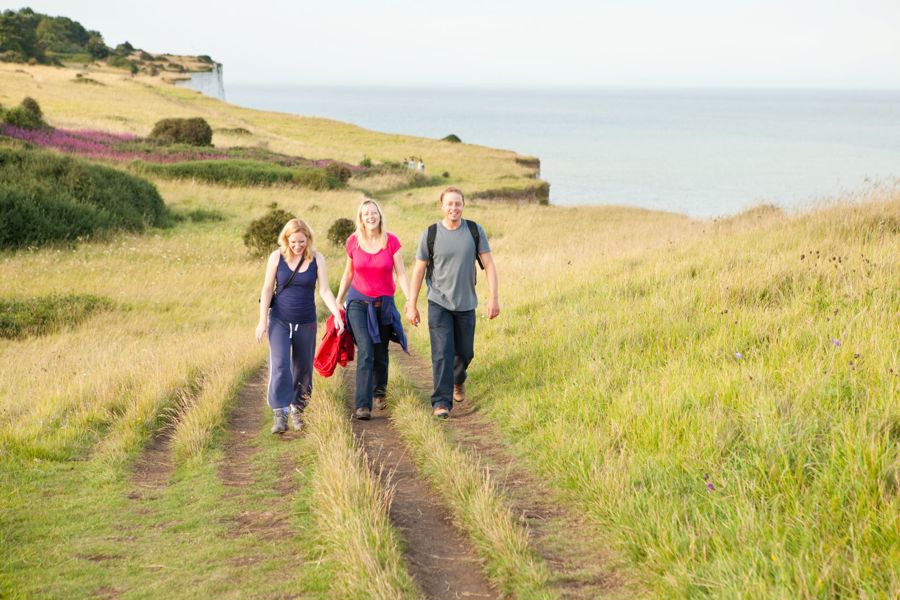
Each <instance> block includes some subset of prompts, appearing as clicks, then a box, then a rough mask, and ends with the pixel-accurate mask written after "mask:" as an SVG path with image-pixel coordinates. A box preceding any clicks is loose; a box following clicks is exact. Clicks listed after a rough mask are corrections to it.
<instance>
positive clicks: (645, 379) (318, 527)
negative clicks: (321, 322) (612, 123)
mask: <svg viewBox="0 0 900 600" xmlns="http://www.w3.org/2000/svg"><path fill="white" fill-rule="evenodd" d="M79 74H81V75H82V77H78V75H79ZM85 78H90V79H91V80H93V81H95V82H96V83H95V84H90V85H85V84H84V83H79V80H81V79H85ZM26 96H29V97H33V98H34V99H36V100H37V101H38V102H40V105H41V107H42V108H43V112H44V116H45V118H46V119H47V121H48V122H49V123H50V125H52V126H54V127H58V128H66V129H68V130H73V131H75V130H91V131H105V132H108V133H111V134H117V135H118V134H125V133H128V134H133V135H136V136H141V137H145V136H147V135H148V134H149V132H150V131H151V129H152V127H153V125H154V123H155V122H156V121H157V120H159V119H161V118H164V117H202V118H204V119H205V120H206V121H207V122H209V124H210V125H211V126H212V128H213V132H214V133H213V144H214V150H216V151H220V150H221V151H226V150H228V149H233V148H235V147H257V148H259V149H263V150H267V151H270V152H277V153H281V154H283V155H285V156H289V157H306V158H308V159H322V160H325V159H329V160H334V161H342V162H344V163H347V164H349V165H358V164H359V163H360V162H362V161H363V159H364V158H365V157H368V158H370V159H371V160H372V161H374V162H375V163H386V162H391V161H400V160H401V159H402V158H404V157H406V156H421V157H423V159H424V161H425V162H426V164H427V165H428V169H429V172H433V173H434V174H435V175H436V176H438V174H440V180H439V181H440V183H437V182H430V183H429V182H426V184H425V185H423V186H421V187H419V186H417V185H410V184H409V183H410V182H409V180H408V179H398V178H397V177H396V176H394V175H391V174H389V173H387V174H381V175H379V176H378V177H377V178H376V179H375V180H372V179H369V180H366V179H364V178H359V179H357V178H356V176H355V175H354V177H351V178H350V180H349V181H348V182H347V186H346V187H342V188H338V189H309V188H304V187H299V186H291V185H270V186H265V187H264V186H259V185H255V186H247V185H216V184H212V183H206V182H203V181H201V180H199V179H196V178H195V179H179V180H172V179H164V178H161V177H158V176H157V175H155V174H154V173H153V170H152V169H151V170H148V172H147V173H145V174H144V175H143V176H145V177H148V178H149V179H150V180H151V181H152V182H153V183H154V185H155V186H156V187H157V189H158V190H159V193H160V195H161V197H162V198H163V200H164V201H165V203H166V205H167V207H168V209H169V210H170V211H172V212H173V213H174V214H176V215H181V217H182V218H181V219H180V220H178V222H177V223H176V224H175V225H174V226H173V227H170V228H166V229H159V228H150V229H148V230H147V231H146V232H144V233H132V232H122V233H117V234H115V235H111V236H110V237H108V238H105V239H98V240H91V241H88V242H84V243H79V244H73V245H63V246H57V247H47V248H43V249H35V250H28V251H18V252H3V253H0V269H2V272H3V287H2V291H0V302H2V303H3V305H2V306H3V308H4V311H9V312H13V311H15V312H16V315H17V316H19V317H21V321H16V322H15V323H14V326H15V332H16V333H15V336H13V335H12V334H10V336H9V337H7V338H0V364H2V365H3V366H2V367H0V493H2V495H3V496H2V497H0V505H2V506H3V507H4V509H3V513H2V521H0V542H2V543H0V596H4V597H91V596H95V597H122V598H139V597H147V596H152V597H169V596H179V597H196V598H205V597H241V598H271V597H276V596H299V597H308V598H333V597H348V598H351V597H371V598H384V599H396V598H422V597H433V596H435V595H436V594H437V593H438V592H435V591H434V590H435V589H438V590H444V591H445V592H446V590H451V591H452V592H453V593H458V594H459V595H460V596H462V595H464V594H469V595H470V596H475V597H477V595H478V594H480V595H481V596H488V597H514V598H523V599H524V598H547V599H550V598H633V597H653V598H656V597H665V598H673V597H675V598H696V597H711V598H768V597H778V598H824V597H827V598H835V597H866V598H879V599H880V598H885V599H887V598H896V597H897V596H898V595H900V521H898V515H900V444H898V440H900V362H898V354H897V352H896V349H897V348H898V347H900V330H898V328H897V327H896V325H892V323H894V322H895V321H896V315H897V314H900V284H898V282H900V271H898V268H900V266H898V262H897V260H896V257H897V256H900V190H898V188H897V187H896V186H880V187H873V188H871V189H866V190H860V191H859V192H857V193H856V194H854V195H849V196H847V197H844V198H839V199H835V200H834V201H833V202H832V203H831V204H828V205H822V206H821V207H818V208H816V209H815V210H811V211H807V212H804V213H796V214H795V213H786V212H782V211H780V210H778V209H775V208H772V207H759V208H757V209H754V210H751V211H748V212H746V213H743V214H740V215H736V216H734V217H731V218H727V219H716V220H711V221H699V220H693V219H689V218H687V217H685V216H682V215H676V214H670V213H662V212H654V211H646V210H640V209H633V208H625V207H611V206H606V207H603V206H597V207H566V208H564V207H556V206H545V205H539V204H534V203H532V204H526V203H515V202H502V201H496V200H491V199H478V200H474V201H470V202H467V205H466V208H465V211H466V212H465V216H466V217H467V218H471V219H473V220H475V221H478V222H479V223H480V224H482V225H483V226H484V228H485V231H486V232H487V234H488V235H489V237H490V241H491V247H492V252H493V255H494V258H495V260H496V262H497V265H498V269H499V273H500V281H501V283H500V286H501V287H500V302H501V309H502V312H501V314H500V316H499V317H498V318H497V319H496V320H493V321H488V320H487V319H484V318H482V316H481V314H480V313H481V311H480V310H479V317H478V325H477V335H476V347H475V361H474V362H473V364H472V367H471V369H470V379H469V381H468V382H467V390H468V394H469V398H467V400H466V402H465V403H464V404H462V405H458V406H457V407H455V408H454V418H452V419H450V420H449V421H447V422H435V421H433V420H431V419H430V417H429V416H428V415H429V412H428V410H427V408H426V407H427V404H428V394H429V392H430V390H429V386H430V365H429V361H428V332H427V327H426V326H424V324H423V325H422V326H420V327H418V328H409V334H410V338H411V343H412V355H411V356H409V357H407V356H406V355H402V354H401V353H399V352H397V353H393V354H392V359H391V360H392V362H391V378H392V379H391V384H390V390H389V393H388V397H389V398H388V401H389V408H388V410H386V411H383V412H382V413H380V414H377V415H376V418H374V419H373V420H372V421H370V422H367V423H365V424H359V423H357V424H356V425H355V426H354V427H353V428H351V426H350V422H349V414H350V408H349V406H348V393H349V394H352V387H353V383H352V382H353V376H352V371H351V372H350V373H347V374H338V375H336V376H335V377H333V378H330V379H325V378H316V380H315V384H314V386H315V387H314V397H313V400H312V403H311V406H310V410H309V412H308V415H307V423H306V425H305V427H306V429H304V431H303V432H301V433H292V434H289V435H288V436H286V438H284V439H280V440H275V439H273V437H274V436H271V435H269V433H268V419H269V418H270V416H269V414H267V413H268V409H267V407H266V406H265V400H264V397H265V384H266V373H267V370H266V360H267V357H266V350H265V347H264V346H258V345H256V344H255V343H254V341H253V327H254V324H255V320H256V317H257V310H258V308H257V298H258V294H259V288H260V285H261V283H262V275H263V263H262V262H261V261H260V260H258V259H254V258H252V257H251V256H250V255H249V253H248V252H247V250H246V248H244V246H243V244H242V242H241V236H242V234H243V232H244V231H245V230H246V228H247V226H248V224H249V223H250V222H251V220H253V219H254V218H256V217H259V216H261V215H263V214H264V213H266V211H267V210H268V207H269V206H270V205H271V204H272V203H276V202H277V203H278V205H279V206H281V207H283V208H284V209H286V210H288V211H290V212H292V213H294V214H297V215H299V216H302V217H303V218H305V219H307V220H308V221H309V223H310V224H311V226H312V228H313V230H314V231H315V232H316V234H317V246H318V248H319V250H320V251H321V252H323V254H324V256H325V258H326V260H327V263H328V267H329V275H330V277H331V284H332V287H333V288H335V289H336V287H337V286H336V283H337V280H338V278H339V276H340V272H341V268H342V266H343V261H344V258H345V254H344V250H343V248H341V247H339V246H334V245H332V244H330V243H329V242H327V241H326V236H325V232H326V231H327V230H328V229H329V227H330V226H331V225H332V224H333V223H334V222H335V221H336V219H338V218H342V217H350V218H352V216H353V215H354V214H355V210H356V207H357V206H358V204H359V201H360V200H361V199H362V197H363V195H364V192H363V189H365V190H366V191H367V192H369V193H371V194H373V195H375V196H376V197H377V198H378V199H379V201H380V202H381V203H382V205H383V207H384V210H385V214H386V219H387V223H388V227H389V229H390V230H391V231H392V232H394V233H396V234H397V236H398V237H399V239H400V240H401V242H402V244H403V247H402V250H401V251H402V253H403V258H404V260H405V262H406V264H407V265H410V264H411V261H412V259H413V256H414V252H415V246H416V241H417V240H418V238H419V236H420V235H421V232H422V231H423V230H424V229H425V227H426V226H427V225H428V224H429V223H431V222H433V221H435V220H436V219H438V218H439V211H438V208H437V198H438V193H439V190H440V189H441V188H442V187H443V186H444V185H446V183H453V184H456V185H459V186H461V187H462V188H463V189H465V190H466V191H467V192H470V193H472V192H490V190H502V189H509V188H513V189H519V190H524V189H527V188H528V187H530V186H534V185H535V184H536V183H538V182H536V180H535V179H534V178H533V174H534V169H533V168H532V167H530V166H529V165H530V164H533V163H531V162H529V161H528V160H524V161H523V160H522V158H523V157H517V155H516V154H515V153H514V152H510V151H503V150H495V149H491V148H485V147H480V146H474V145H470V144H461V143H450V142H445V141H440V140H430V139H425V138H415V137H409V136H400V135H392V134H386V133H379V132H374V131H368V130H364V129H361V128H359V127H355V126H352V125H348V124H344V123H339V122H335V121H330V120H326V119H318V118H314V117H299V116H292V115H286V114H280V113H270V112H261V111H253V110H249V109H244V108H240V107H237V106H232V105H229V104H225V103H223V102H220V101H217V100H214V99H210V98H206V97H203V96H201V95H199V94H197V93H195V92H191V91H189V90H185V89H180V88H175V87H172V86H169V85H166V84H164V83H162V82H160V81H159V78H158V77H152V76H149V75H140V74H139V75H137V76H135V77H131V76H127V75H125V74H123V73H122V72H121V71H117V70H114V69H109V68H107V67H102V66H91V67H88V68H87V69H86V70H82V69H71V68H57V67H48V66H41V65H32V66H27V65H18V64H0V103H2V104H3V105H5V106H14V105H16V104H18V103H19V102H20V101H21V100H22V99H23V98H24V97H26ZM517 158H518V159H519V160H517ZM101 162H105V163H106V164H107V165H111V166H113V167H114V168H117V169H128V168H130V167H129V166H128V164H129V163H128V162H127V161H126V162H116V161H115V160H114V159H102V160H101ZM522 163H525V164H522ZM445 171H446V172H447V173H448V177H446V178H444V177H443V175H442V173H443V172H445ZM488 196H490V193H488ZM36 274H37V275H36ZM482 281H483V279H482ZM477 289H478V294H479V296H480V298H481V303H482V304H481V305H483V303H484V297H485V294H486V292H487V290H486V286H485V285H483V284H482V283H479V285H478V288H477ZM401 296H402V295H401V294H399V292H398V299H400V298H401ZM419 308H420V311H422V313H423V314H424V313H425V306H424V301H423V302H422V305H421V306H420V307H419ZM28 322H30V323H31V325H33V326H31V327H29V326H28V325H29V323H28ZM10 330H12V327H10ZM36 505H39V506H40V510H35V506H36ZM423 515H428V516H423ZM440 526H443V528H441V527H440ZM451 538H452V539H451ZM447 556H452V560H447V559H446V557H447ZM435 557H437V560H438V562H437V563H436V564H435V563H434V562H432V563H429V562H428V561H429V560H431V561H434V560H435ZM448 563H453V565H450V564H448ZM423 565H433V566H431V567H423ZM452 567H456V568H452Z"/></svg>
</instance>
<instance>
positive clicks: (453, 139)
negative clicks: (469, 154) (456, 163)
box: [441, 133, 462, 144]
mask: <svg viewBox="0 0 900 600" xmlns="http://www.w3.org/2000/svg"><path fill="white" fill-rule="evenodd" d="M441 141H442V142H450V143H451V144H459V143H462V140H461V139H459V136H458V135H456V134H455V133H451V134H450V135H448V136H445V137H442V138H441Z"/></svg>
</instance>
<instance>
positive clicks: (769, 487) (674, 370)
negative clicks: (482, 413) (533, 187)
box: [415, 189, 900, 598]
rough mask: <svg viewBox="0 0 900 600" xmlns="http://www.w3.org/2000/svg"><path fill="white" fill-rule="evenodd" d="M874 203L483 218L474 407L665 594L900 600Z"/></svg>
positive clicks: (899, 209)
mask: <svg viewBox="0 0 900 600" xmlns="http://www.w3.org/2000/svg"><path fill="white" fill-rule="evenodd" d="M854 200H856V203H853V204H850V203H845V204H841V205H838V206H834V207H830V208H823V209H820V210H815V211H812V212H809V213H805V214H800V215H795V216H794V215H786V214H782V213H781V212H780V211H777V210H772V209H761V210H755V211H749V212H748V213H745V214H743V215H740V216H737V217H735V218H731V219H725V220H721V221H719V222H716V223H710V222H688V221H685V220H683V219H680V218H676V217H666V216H664V215H658V214H652V213H642V212H640V211H625V210H622V211H617V210H616V209H573V210H564V209H553V211H552V212H543V213H542V211H537V210H530V209H528V210H518V209H516V210H513V209H509V210H500V209H499V208H498V209H497V211H495V212H494V213H492V214H490V215H488V214H485V215H484V216H483V217H482V218H481V221H482V222H484V224H485V227H486V229H487V231H488V232H491V233H494V234H495V236H494V238H493V240H492V245H493V248H494V254H495V257H497V259H498V264H499V268H500V273H501V278H502V279H501V280H502V282H503V283H502V293H501V300H502V305H503V310H504V312H503V314H501V317H500V318H499V319H498V320H497V321H492V322H487V321H483V322H480V323H479V326H478V335H477V344H476V359H475V362H474V363H473V365H472V368H471V371H470V373H471V376H472V380H471V383H470V385H469V388H470V391H471V393H472V394H473V395H474V396H475V397H476V398H477V400H476V401H478V402H480V403H481V404H482V406H483V407H484V408H485V410H486V411H487V413H488V414H489V415H490V416H491V417H493V418H494V419H495V420H496V421H497V422H498V423H499V424H500V427H501V429H502V430H503V432H504V435H505V437H506V439H507V441H508V442H510V443H511V444H513V445H515V446H516V447H517V448H518V449H519V451H520V452H521V453H522V455H523V456H526V457H528V459H529V462H530V463H531V465H532V466H533V467H534V469H535V470H536V471H537V472H539V473H541V474H542V475H543V476H545V477H547V478H549V479H550V480H552V481H553V482H554V483H555V484H556V486H558V489H560V490H561V492H562V493H564V494H565V495H566V496H568V497H569V498H570V499H571V500H572V501H574V502H576V503H578V504H580V505H581V506H582V507H583V508H584V510H585V511H586V512H587V513H588V514H590V515H592V517H593V518H594V519H596V521H597V522H598V523H599V524H601V525H602V527H603V528H604V529H605V530H607V531H609V533H610V536H611V539H612V541H613V542H614V543H616V545H617V547H618V548H619V550H620V552H621V553H622V554H623V556H624V557H625V558H626V559H628V560H629V561H630V562H631V564H632V566H633V568H634V569H635V571H636V572H637V573H638V576H639V577H641V578H643V580H644V581H645V583H646V584H647V586H648V588H649V589H650V590H653V591H654V592H655V593H656V594H658V595H660V596H666V597H671V596H679V597H685V596H686V597H693V596H699V595H705V596H713V597H805V598H812V597H834V596H854V597H880V598H887V597H896V596H897V595H898V593H900V567H898V565H900V521H898V514H900V510H898V509H900V495H898V489H900V486H898V476H897V473H898V467H900V445H898V437H897V433H896V432H897V431H898V428H897V426H896V423H897V422H898V415H900V394H898V383H900V376H898V372H900V364H898V354H897V352H896V349H897V348H898V347H900V329H898V328H897V327H896V325H895V323H894V321H896V315H897V314H900V286H898V281H900V272H898V263H897V261H896V257H897V256H898V255H900V238H898V232H900V226H898V223H900V216H898V215H900V196H898V192H897V191H896V190H894V189H888V190H876V191H874V192H872V193H871V194H869V195H868V196H863V197H860V198H855V199H854ZM562 225H564V226H565V229H564V228H563V227H561V226H562ZM535 249H540V250H541V251H540V252H535V251H534V250H535ZM534 273H540V274H541V276H540V277H535V276H534ZM482 293H483V291H482ZM423 334H424V332H421V331H416V332H415V338H416V340H417V343H420V344H421V343H424V340H423V339H422V338H423Z"/></svg>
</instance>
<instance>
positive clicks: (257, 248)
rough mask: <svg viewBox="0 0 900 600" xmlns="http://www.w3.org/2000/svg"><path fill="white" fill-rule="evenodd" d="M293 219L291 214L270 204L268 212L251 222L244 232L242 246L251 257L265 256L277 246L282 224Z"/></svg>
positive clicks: (276, 205) (274, 204)
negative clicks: (245, 247)
mask: <svg viewBox="0 0 900 600" xmlns="http://www.w3.org/2000/svg"><path fill="white" fill-rule="evenodd" d="M293 218H294V215H292V214H291V213H289V212H287V211H285V210H282V209H280V208H278V204H276V203H274V202H273V203H272V204H271V205H270V206H269V212H268V213H266V214H265V215H263V216H262V217H260V218H258V219H256V220H255V221H252V222H251V223H250V225H248V226H247V230H246V231H245V232H244V245H245V246H247V249H248V250H249V251H250V254H252V255H253V256H266V255H267V254H269V253H270V252H271V251H272V250H274V249H275V248H276V247H277V246H278V234H279V233H281V229H282V228H283V227H284V224H285V223H287V222H288V221H290V220H291V219H293Z"/></svg>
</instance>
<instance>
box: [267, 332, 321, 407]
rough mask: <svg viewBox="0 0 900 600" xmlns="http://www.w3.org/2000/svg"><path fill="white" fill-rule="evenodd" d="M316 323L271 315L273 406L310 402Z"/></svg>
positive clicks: (270, 341)
mask: <svg viewBox="0 0 900 600" xmlns="http://www.w3.org/2000/svg"><path fill="white" fill-rule="evenodd" d="M315 353H316V324H315V323H303V324H300V325H297V324H291V323H288V322H286V321H282V320H280V319H276V318H274V317H269V395H268V397H269V407H271V408H287V407H289V406H290V405H291V404H296V405H297V406H299V407H300V408H301V409H302V408H304V407H305V406H306V403H307V402H308V401H309V397H310V395H311V394H312V373H313V358H314V356H315Z"/></svg>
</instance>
